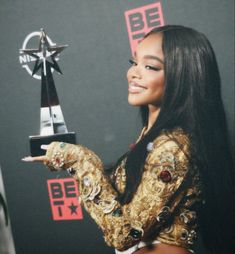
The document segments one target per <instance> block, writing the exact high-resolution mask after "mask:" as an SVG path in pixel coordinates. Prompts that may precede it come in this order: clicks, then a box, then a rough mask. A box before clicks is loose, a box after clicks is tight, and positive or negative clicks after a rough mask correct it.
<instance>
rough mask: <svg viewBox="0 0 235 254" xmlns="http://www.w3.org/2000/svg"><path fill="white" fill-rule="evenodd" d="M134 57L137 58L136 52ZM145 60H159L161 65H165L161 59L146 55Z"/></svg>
mask: <svg viewBox="0 0 235 254" xmlns="http://www.w3.org/2000/svg"><path fill="white" fill-rule="evenodd" d="M134 57H136V52H135V53H134ZM144 59H153V60H157V61H159V62H160V63H162V64H164V61H163V60H162V59H161V58H159V57H157V56H153V55H145V56H144Z"/></svg>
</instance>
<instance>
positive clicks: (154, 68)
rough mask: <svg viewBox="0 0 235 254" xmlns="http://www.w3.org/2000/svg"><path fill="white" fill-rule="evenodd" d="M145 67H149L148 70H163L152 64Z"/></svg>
mask: <svg viewBox="0 0 235 254" xmlns="http://www.w3.org/2000/svg"><path fill="white" fill-rule="evenodd" d="M145 69H147V70H153V71H160V70H161V68H159V67H155V66H151V65H146V66H145Z"/></svg>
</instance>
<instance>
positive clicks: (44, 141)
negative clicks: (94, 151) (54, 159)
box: [29, 132, 76, 156]
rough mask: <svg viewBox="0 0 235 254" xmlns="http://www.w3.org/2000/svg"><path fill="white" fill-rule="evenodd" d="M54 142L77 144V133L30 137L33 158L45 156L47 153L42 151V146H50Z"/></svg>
mask: <svg viewBox="0 0 235 254" xmlns="http://www.w3.org/2000/svg"><path fill="white" fill-rule="evenodd" d="M53 141H60V142H65V143H70V144H76V134H75V132H68V133H56V134H53V135H48V136H39V135H38V136H30V137H29V142H30V152H31V156H40V155H45V153H46V151H45V150H42V149H41V145H48V144H50V143H51V142H53Z"/></svg>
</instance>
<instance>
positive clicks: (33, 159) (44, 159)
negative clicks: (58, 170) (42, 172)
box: [22, 145, 48, 164]
mask: <svg viewBox="0 0 235 254" xmlns="http://www.w3.org/2000/svg"><path fill="white" fill-rule="evenodd" d="M47 148H48V145H41V149H42V150H47ZM22 161H25V162H42V163H44V164H46V162H47V157H46V155H42V156H35V157H32V156H26V157H24V158H22Z"/></svg>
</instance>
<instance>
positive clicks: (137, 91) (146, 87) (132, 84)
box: [127, 33, 164, 107]
mask: <svg viewBox="0 0 235 254" xmlns="http://www.w3.org/2000/svg"><path fill="white" fill-rule="evenodd" d="M130 63H131V65H132V66H131V67H130V69H129V70H128V72H127V80H128V84H129V89H128V91H129V94H128V102H129V104H130V105H133V106H144V105H148V106H154V107H160V105H161V101H162V97H163V93H164V55H163V52H162V34H161V33H157V34H151V35H149V36H148V37H147V38H145V39H144V40H143V41H142V42H141V43H140V44H139V45H138V46H137V49H136V53H135V55H134V56H133V59H131V60H130Z"/></svg>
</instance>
